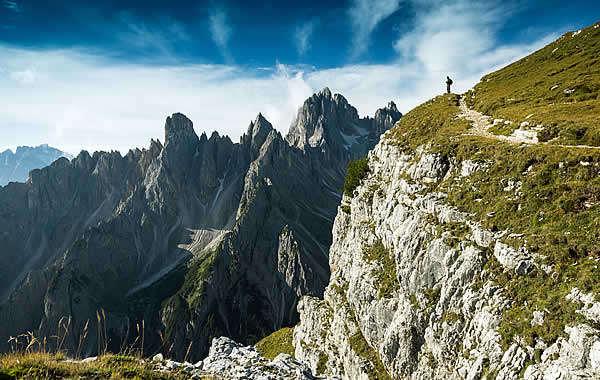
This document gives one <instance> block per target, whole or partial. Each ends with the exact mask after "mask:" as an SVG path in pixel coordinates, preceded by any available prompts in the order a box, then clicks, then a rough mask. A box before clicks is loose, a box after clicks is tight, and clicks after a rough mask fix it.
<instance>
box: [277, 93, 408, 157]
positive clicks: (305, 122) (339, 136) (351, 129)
mask: <svg viewBox="0 0 600 380" xmlns="http://www.w3.org/2000/svg"><path fill="white" fill-rule="evenodd" d="M401 117H402V114H401V113H400V112H399V111H398V110H397V108H396V105H395V104H394V102H390V103H389V104H388V105H387V106H386V107H385V108H382V109H379V110H377V112H376V113H375V119H371V118H369V117H367V118H364V119H361V118H360V117H359V116H358V112H357V111H356V108H354V107H352V106H351V105H350V104H348V102H347V101H346V99H345V98H344V97H343V96H341V95H339V94H335V95H332V94H331V91H330V90H329V88H325V89H323V90H322V91H320V92H319V93H317V94H314V95H313V96H311V97H310V98H309V99H308V100H306V101H305V102H304V104H303V106H302V108H300V110H299V111H298V116H297V117H296V120H295V121H294V122H293V123H292V125H291V127H290V131H289V134H288V136H287V137H286V139H287V140H288V141H289V143H290V144H291V145H293V146H296V147H298V148H300V149H302V150H304V151H307V152H310V151H319V152H321V153H325V158H327V159H330V160H335V159H338V160H339V159H342V160H347V157H348V156H349V157H351V158H357V157H362V156H364V155H365V154H366V153H367V152H368V150H365V147H368V146H374V145H375V144H376V143H377V141H378V140H379V136H380V135H381V134H382V133H383V132H385V131H386V130H388V129H390V128H391V127H392V126H393V125H394V123H395V122H396V121H398V120H399V119H400V118H401Z"/></svg>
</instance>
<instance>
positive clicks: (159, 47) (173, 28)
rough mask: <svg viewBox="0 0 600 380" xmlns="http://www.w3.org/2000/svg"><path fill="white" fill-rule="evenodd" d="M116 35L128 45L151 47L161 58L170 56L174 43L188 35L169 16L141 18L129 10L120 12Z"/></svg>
mask: <svg viewBox="0 0 600 380" xmlns="http://www.w3.org/2000/svg"><path fill="white" fill-rule="evenodd" d="M116 28H117V33H116V35H117V36H118V38H119V39H120V41H121V42H123V43H125V44H126V45H129V46H135V47H138V48H143V49H153V50H155V51H156V52H158V53H160V54H161V55H162V56H163V58H172V57H173V55H174V54H173V50H174V45H176V44H177V43H178V42H180V41H188V40H189V39H190V36H189V35H188V33H187V32H186V30H185V28H184V26H183V25H182V24H180V23H178V22H177V21H175V20H173V19H171V18H169V17H166V16H165V17H161V18H157V19H154V20H141V19H139V18H137V17H136V16H134V15H133V14H131V13H129V12H125V11H123V12H120V13H119V15H118V19H117V26H116Z"/></svg>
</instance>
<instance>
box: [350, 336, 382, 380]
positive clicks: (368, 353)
mask: <svg viewBox="0 0 600 380" xmlns="http://www.w3.org/2000/svg"><path fill="white" fill-rule="evenodd" d="M350 347H351V348H352V350H353V351H354V352H355V353H356V354H357V355H359V356H362V357H363V358H365V359H367V360H368V365H367V368H363V369H364V370H365V371H366V372H367V375H368V376H369V379H391V377H390V375H389V374H388V373H387V372H386V370H385V368H384V367H383V364H382V363H381V360H380V359H379V354H378V353H377V352H376V351H375V350H374V349H373V348H371V346H369V343H368V342H367V340H366V339H365V337H364V336H363V334H362V333H361V332H360V330H358V332H357V333H356V334H354V335H352V336H351V337H350Z"/></svg>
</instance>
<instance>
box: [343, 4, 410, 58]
mask: <svg viewBox="0 0 600 380" xmlns="http://www.w3.org/2000/svg"><path fill="white" fill-rule="evenodd" d="M398 9H400V0H353V2H352V6H351V7H350V8H349V9H348V16H349V17H350V23H351V24H352V33H353V35H352V58H353V59H354V58H358V57H359V56H360V55H361V54H363V53H364V52H365V51H366V50H367V49H368V47H369V40H370V37H371V33H372V32H373V31H374V30H375V28H376V27H377V24H379V23H380V22H381V21H383V20H385V19H386V18H388V17H389V16H390V15H392V13H394V12H396V11H397V10H398Z"/></svg>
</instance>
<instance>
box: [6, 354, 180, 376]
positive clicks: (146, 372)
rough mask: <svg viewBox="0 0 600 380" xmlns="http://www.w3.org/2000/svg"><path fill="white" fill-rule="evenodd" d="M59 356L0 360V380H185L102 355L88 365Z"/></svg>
mask: <svg viewBox="0 0 600 380" xmlns="http://www.w3.org/2000/svg"><path fill="white" fill-rule="evenodd" d="M65 359H66V357H64V356H63V355H61V354H48V353H40V352H34V353H27V354H23V353H16V354H6V355H2V356H0V379H1V380H4V379H73V378H75V379H108V378H114V379H155V380H159V379H164V380H167V379H168V380H171V379H172V380H176V379H187V378H189V375H186V374H185V373H183V372H182V371H171V372H158V371H155V370H154V366H153V365H152V364H151V363H149V362H148V361H141V360H140V359H139V358H136V357H133V356H125V355H110V354H109V355H104V356H102V357H100V358H99V359H98V360H96V361H94V362H90V363H66V362H64V360H65Z"/></svg>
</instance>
